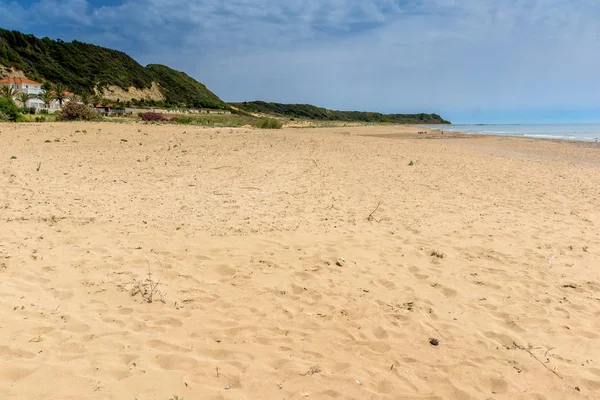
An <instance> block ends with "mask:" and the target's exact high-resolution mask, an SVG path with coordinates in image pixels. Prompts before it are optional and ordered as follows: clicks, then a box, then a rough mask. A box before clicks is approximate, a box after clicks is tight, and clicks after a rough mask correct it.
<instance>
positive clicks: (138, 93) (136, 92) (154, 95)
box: [96, 82, 165, 101]
mask: <svg viewBox="0 0 600 400" xmlns="http://www.w3.org/2000/svg"><path fill="white" fill-rule="evenodd" d="M96 92H97V93H98V94H100V95H102V97H104V98H106V99H109V100H120V101H130V100H131V99H137V100H142V99H144V100H155V101H160V100H164V99H165V96H164V95H163V94H162V92H161V91H160V86H159V85H158V84H157V83H156V82H152V87H151V88H150V89H138V88H136V87H133V86H131V87H129V88H128V89H127V90H125V89H123V88H121V87H119V86H116V85H111V86H108V87H107V88H106V89H104V90H103V91H102V92H99V91H98V90H97V91H96Z"/></svg>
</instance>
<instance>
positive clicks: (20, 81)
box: [0, 78, 73, 110]
mask: <svg viewBox="0 0 600 400" xmlns="http://www.w3.org/2000/svg"><path fill="white" fill-rule="evenodd" d="M1 86H10V87H12V88H13V89H15V90H17V96H16V97H18V96H19V94H21V93H25V94H28V95H30V99H29V100H27V102H26V103H25V104H21V102H20V101H18V100H17V99H16V98H15V100H17V103H18V104H19V105H20V106H25V107H34V108H49V109H51V110H55V109H57V108H59V104H58V102H57V101H55V100H53V101H52V102H51V103H50V106H49V107H46V105H45V104H44V102H43V101H42V100H40V99H38V98H37V97H36V96H37V95H38V94H40V93H41V92H43V91H44V90H43V89H42V84H41V83H39V82H35V81H32V80H31V79H27V78H5V79H0V87H1ZM65 94H66V95H68V96H70V95H73V93H69V92H65ZM65 101H66V102H68V100H67V99H65Z"/></svg>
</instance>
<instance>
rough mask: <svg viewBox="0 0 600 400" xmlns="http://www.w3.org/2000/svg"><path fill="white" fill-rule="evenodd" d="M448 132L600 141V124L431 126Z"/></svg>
mask: <svg viewBox="0 0 600 400" xmlns="http://www.w3.org/2000/svg"><path fill="white" fill-rule="evenodd" d="M428 128H430V129H440V130H444V131H447V132H466V133H475V134H484V135H500V136H525V137H532V138H545V139H561V140H583V141H592V142H594V141H600V124H514V125H510V124H509V125H506V124H505V125H492V124H490V125H451V126H443V127H440V126H429V127H428Z"/></svg>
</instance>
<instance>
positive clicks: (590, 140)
mask: <svg viewBox="0 0 600 400" xmlns="http://www.w3.org/2000/svg"><path fill="white" fill-rule="evenodd" d="M491 125H493V124H491ZM513 125H515V126H531V125H534V124H513ZM556 125H559V124H556ZM564 125H565V126H570V125H568V124H564ZM444 126H448V127H451V126H452V125H444ZM472 126H485V125H472ZM423 127H424V128H427V129H430V130H432V131H438V132H439V131H445V132H451V133H461V134H466V135H481V136H501V137H514V138H525V139H539V140H559V141H571V142H587V143H600V136H599V137H598V138H575V137H562V136H561V137H558V136H552V135H542V134H510V133H506V132H504V133H502V132H498V133H495V132H467V131H461V130H445V129H443V128H441V127H440V128H437V127H434V126H432V125H423Z"/></svg>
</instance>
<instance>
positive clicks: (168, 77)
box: [146, 64, 229, 109]
mask: <svg viewBox="0 0 600 400" xmlns="http://www.w3.org/2000/svg"><path fill="white" fill-rule="evenodd" d="M146 70H148V71H149V72H150V73H151V75H152V76H153V78H154V80H155V81H156V82H158V83H159V84H160V86H161V89H162V92H163V94H164V96H165V98H166V99H167V100H168V102H169V103H170V104H175V105H182V106H183V105H187V106H188V107H197V108H200V107H203V108H223V109H227V108H229V106H228V105H227V104H226V103H224V102H223V101H222V100H221V99H219V98H218V97H217V95H216V94H214V93H213V92H211V91H210V90H208V89H207V88H206V86H204V85H203V84H201V83H200V82H198V81H196V80H195V79H194V78H192V77H190V76H188V75H187V74H186V73H184V72H179V71H175V70H173V69H171V68H169V67H166V66H164V65H159V64H150V65H148V66H147V67H146Z"/></svg>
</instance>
